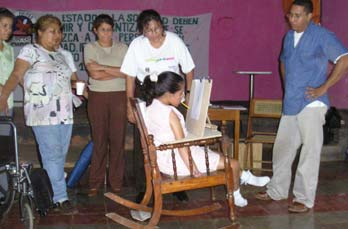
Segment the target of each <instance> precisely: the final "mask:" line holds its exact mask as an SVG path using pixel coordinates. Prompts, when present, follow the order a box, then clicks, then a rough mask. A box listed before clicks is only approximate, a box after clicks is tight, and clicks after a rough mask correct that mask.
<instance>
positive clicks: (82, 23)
mask: <svg viewBox="0 0 348 229" xmlns="http://www.w3.org/2000/svg"><path fill="white" fill-rule="evenodd" d="M12 11H13V12H15V15H16V18H15V22H14V30H13V32H14V36H13V37H12V39H11V41H10V43H11V45H12V46H13V47H14V49H15V53H16V54H18V52H19V50H20V49H21V48H22V47H23V46H24V45H25V44H28V43H32V42H34V40H35V37H34V35H33V24H34V23H35V22H36V20H37V19H38V18H39V17H40V16H42V15H44V14H52V15H55V16H57V17H58V18H60V20H61V22H62V23H63V41H62V44H61V46H62V47H63V48H64V49H66V50H69V51H70V52H71V53H72V54H73V57H74V61H75V65H76V67H77V69H78V72H77V74H78V76H79V78H81V79H85V80H86V79H87V74H86V71H85V67H84V63H83V48H84V46H85V44H87V43H89V42H93V41H95V35H94V34H93V31H92V24H93V20H94V19H95V18H96V16H97V15H98V14H100V13H105V14H109V15H110V16H111V17H112V18H113V19H114V23H115V27H114V31H115V32H114V39H115V40H117V41H120V42H123V43H126V44H127V45H129V43H130V42H131V41H132V40H133V39H134V38H135V37H136V36H138V33H137V29H136V20H137V17H138V14H139V11H115V10H105V11H104V10H93V11H75V12H42V11H27V10H16V9H12ZM162 16H163V17H162V19H163V22H164V25H165V29H166V30H168V31H172V32H174V33H176V34H178V35H179V36H180V37H181V38H182V39H183V40H184V42H185V44H186V45H187V47H188V48H189V50H190V52H191V55H192V57H193V60H194V62H195V64H196V68H195V76H196V77H206V76H208V73H209V69H208V67H209V34H210V22H211V14H210V13H208V14H202V15H195V16H165V15H162ZM16 91H18V90H16ZM21 96H22V95H21V92H16V93H15V100H17V101H18V100H21V99H20V97H21Z"/></svg>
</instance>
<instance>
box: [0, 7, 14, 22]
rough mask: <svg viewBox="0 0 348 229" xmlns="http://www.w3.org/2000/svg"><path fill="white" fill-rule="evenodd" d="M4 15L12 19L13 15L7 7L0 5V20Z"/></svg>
mask: <svg viewBox="0 0 348 229" xmlns="http://www.w3.org/2000/svg"><path fill="white" fill-rule="evenodd" d="M4 17H8V18H11V19H12V20H13V19H14V17H15V16H14V14H13V13H12V12H11V11H9V10H8V9H6V8H4V7H0V20H1V19H2V18H4Z"/></svg>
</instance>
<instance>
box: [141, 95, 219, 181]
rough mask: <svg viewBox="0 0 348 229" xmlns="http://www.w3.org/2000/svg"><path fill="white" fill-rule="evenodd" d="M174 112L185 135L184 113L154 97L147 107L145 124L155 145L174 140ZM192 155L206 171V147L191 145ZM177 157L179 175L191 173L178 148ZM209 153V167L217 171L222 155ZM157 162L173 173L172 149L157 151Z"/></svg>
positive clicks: (202, 169)
mask: <svg viewBox="0 0 348 229" xmlns="http://www.w3.org/2000/svg"><path fill="white" fill-rule="evenodd" d="M172 111H173V112H174V113H175V114H176V115H177V116H178V118H179V119H180V123H181V126H182V128H183V130H184V134H185V136H186V135H187V130H186V127H185V120H184V117H183V115H182V114H181V113H180V112H179V111H178V110H177V109H176V108H175V107H174V106H170V105H166V104H163V103H162V102H161V101H159V100H157V99H154V100H153V102H152V104H151V105H150V106H148V107H147V108H146V112H145V114H146V115H145V124H146V127H147V130H148V132H149V134H152V135H154V140H155V145H156V146H158V145H161V144H163V143H165V142H169V141H174V140H175V137H174V133H173V131H172V129H171V127H170V124H169V115H170V113H171V112H172ZM190 149H191V155H192V158H193V160H194V161H195V163H196V165H197V167H198V170H199V171H200V172H201V173H205V172H206V164H205V155H204V148H203V147H199V146H191V147H190ZM174 152H175V159H176V167H177V174H178V176H187V175H190V171H189V169H188V168H187V167H186V165H185V164H184V162H183V160H182V159H181V156H180V154H179V152H178V150H177V149H175V151H174ZM208 153H209V168H210V171H215V170H216V169H217V165H218V162H219V159H220V155H219V154H218V153H216V152H213V151H211V150H210V149H209V150H208ZM157 164H158V167H159V169H160V171H161V172H162V173H165V174H168V175H173V174H174V171H173V163H172V156H171V150H166V151H157Z"/></svg>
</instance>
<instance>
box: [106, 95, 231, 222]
mask: <svg viewBox="0 0 348 229" xmlns="http://www.w3.org/2000/svg"><path fill="white" fill-rule="evenodd" d="M131 105H132V108H133V112H134V116H135V119H136V125H137V127H138V129H139V132H140V137H141V145H142V150H143V154H144V167H145V174H146V192H145V195H144V198H143V200H142V201H141V203H140V204H137V203H135V202H132V201H129V200H126V199H124V198H122V197H120V196H118V195H116V194H114V193H110V192H109V193H105V196H106V197H108V198H110V199H111V200H113V201H115V202H117V203H119V204H121V205H124V206H126V207H128V208H130V209H135V210H141V211H146V212H151V213H152V215H151V219H150V220H149V222H148V224H147V225H143V224H140V223H138V222H135V221H133V220H130V219H128V218H125V217H123V216H120V215H118V214H117V213H114V212H113V213H107V214H106V216H107V217H109V218H110V219H112V220H114V221H115V222H117V223H119V224H122V225H124V226H126V227H129V228H152V227H155V226H156V225H157V224H158V222H159V220H160V217H161V215H162V214H163V215H171V216H192V215H198V214H205V213H209V212H212V211H215V210H218V209H220V208H221V205H220V204H219V203H217V202H215V203H213V204H211V205H208V206H203V207H199V208H194V209H189V210H165V209H163V196H162V195H163V194H168V193H173V192H178V191H184V190H193V189H201V188H208V187H214V186H218V185H224V186H225V187H226V191H227V194H226V198H227V204H228V206H229V211H230V212H229V218H230V220H231V221H232V222H234V221H235V219H236V216H235V209H234V200H233V176H232V169H231V167H230V159H229V157H228V155H227V148H228V144H229V140H228V138H227V137H226V136H225V135H224V131H225V128H224V127H223V128H222V133H223V134H221V133H220V132H218V131H216V130H215V131H213V130H210V131H209V130H207V132H209V133H206V134H205V135H204V136H203V137H201V138H195V137H193V136H188V137H186V138H185V139H182V140H179V141H174V142H170V143H168V144H162V145H160V146H157V147H156V146H155V145H154V138H153V136H152V135H149V134H148V133H147V129H146V127H145V123H144V119H143V116H142V113H141V108H140V104H139V100H137V99H131ZM217 142H219V143H221V148H222V150H223V152H224V155H225V169H224V170H219V171H215V172H210V169H209V162H208V153H207V145H210V144H214V143H217ZM192 145H204V147H205V157H206V168H207V172H206V173H205V174H204V176H202V177H197V178H195V177H193V175H192V174H193V166H192V157H191V154H189V161H190V173H191V176H185V177H179V176H177V172H176V160H175V154H174V151H173V150H174V149H175V148H180V147H189V146H192ZM167 149H171V150H172V162H173V170H174V177H169V176H167V175H162V174H161V173H160V171H159V168H158V165H157V159H156V151H161V150H167ZM152 195H153V207H149V206H148V204H149V202H150V199H151V197H152Z"/></svg>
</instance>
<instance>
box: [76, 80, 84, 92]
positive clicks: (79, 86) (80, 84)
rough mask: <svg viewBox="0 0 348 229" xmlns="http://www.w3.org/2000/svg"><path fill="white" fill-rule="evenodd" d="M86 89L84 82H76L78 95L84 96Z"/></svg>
mask: <svg viewBox="0 0 348 229" xmlns="http://www.w3.org/2000/svg"><path fill="white" fill-rule="evenodd" d="M84 89H85V83H84V82H81V81H79V82H76V95H83V90H84Z"/></svg>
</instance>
